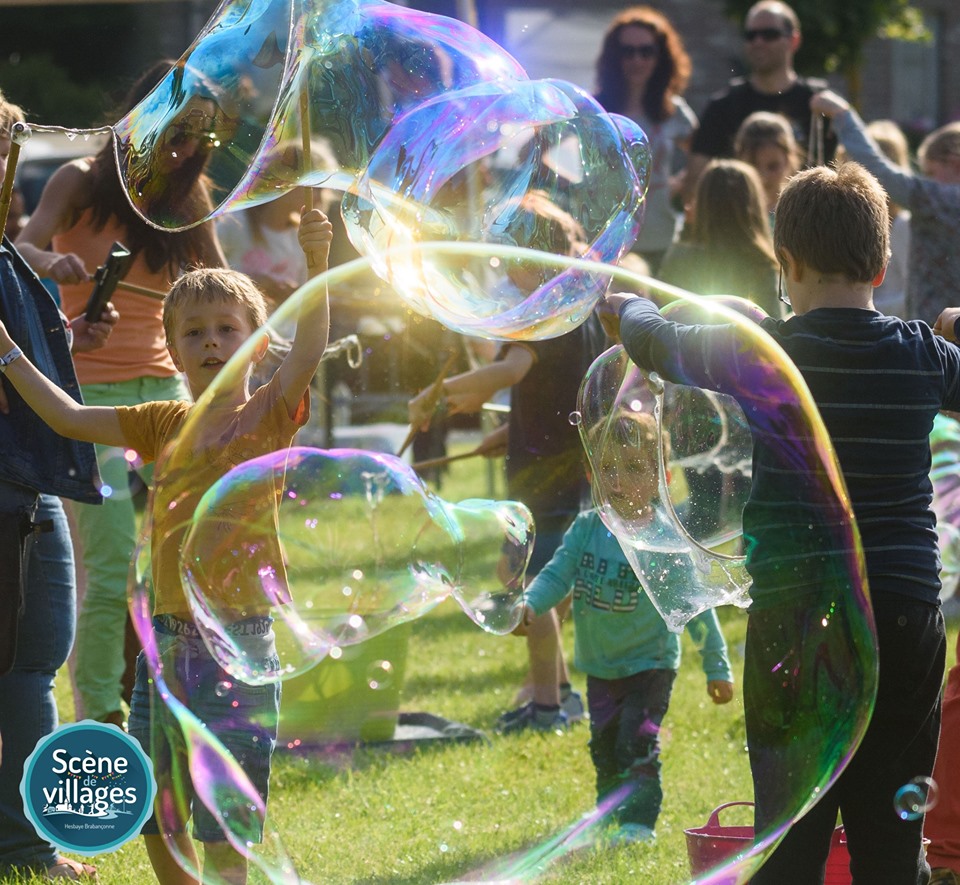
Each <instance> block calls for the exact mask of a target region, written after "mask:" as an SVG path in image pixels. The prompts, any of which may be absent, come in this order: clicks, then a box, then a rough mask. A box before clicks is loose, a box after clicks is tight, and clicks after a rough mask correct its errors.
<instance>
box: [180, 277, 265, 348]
mask: <svg viewBox="0 0 960 885" xmlns="http://www.w3.org/2000/svg"><path fill="white" fill-rule="evenodd" d="M209 302H224V303H227V304H236V305H239V306H240V307H243V308H245V309H246V311H247V316H248V317H249V319H250V327H251V329H259V328H260V327H261V326H262V325H264V323H266V321H267V302H266V299H265V298H264V296H263V292H261V291H260V289H259V288H258V287H257V284H256V283H254V282H253V280H251V279H250V277H248V276H247V275H246V274H243V273H240V271H238V270H229V269H227V268H224V267H207V268H200V269H198V270H190V271H187V272H186V273H185V274H183V275H182V276H181V277H180V278H179V279H177V281H176V282H175V283H174V284H173V286H172V287H171V288H170V291H169V292H168V293H167V295H166V297H165V298H164V299H163V331H164V334H165V335H166V336H167V343H168V344H170V343H172V342H173V338H174V332H175V330H176V325H177V317H178V316H179V314H180V312H181V311H182V310H183V308H184V307H185V306H186V305H188V304H197V303H200V304H204V303H209Z"/></svg>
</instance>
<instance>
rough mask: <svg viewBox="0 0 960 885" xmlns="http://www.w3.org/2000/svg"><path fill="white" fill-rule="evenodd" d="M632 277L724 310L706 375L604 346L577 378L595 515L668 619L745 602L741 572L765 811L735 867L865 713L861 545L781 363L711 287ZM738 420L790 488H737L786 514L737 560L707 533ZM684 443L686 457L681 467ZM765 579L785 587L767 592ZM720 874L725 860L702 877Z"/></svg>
mask: <svg viewBox="0 0 960 885" xmlns="http://www.w3.org/2000/svg"><path fill="white" fill-rule="evenodd" d="M647 284H648V285H649V286H650V287H651V288H653V289H657V288H662V289H663V290H664V292H666V293H667V294H668V295H669V296H673V297H678V296H679V297H680V298H681V299H682V302H681V303H680V304H671V305H669V307H667V308H666V309H664V315H665V316H668V317H669V316H670V315H671V314H674V315H680V316H682V320H681V321H682V322H684V323H700V324H707V323H723V324H725V325H724V327H723V330H722V332H723V334H722V336H721V337H718V338H716V339H715V340H713V341H712V342H711V350H710V352H709V354H705V363H706V364H707V365H708V366H709V369H708V372H709V374H708V375H705V376H702V377H693V376H687V375H685V374H684V369H685V367H686V365H687V364H681V363H680V362H679V361H678V362H677V363H676V373H677V376H678V377H677V378H675V379H674V380H675V381H678V382H680V383H679V384H676V383H673V384H671V383H667V382H665V381H663V380H662V379H659V378H657V377H656V376H653V375H647V374H646V373H644V372H640V371H639V370H638V369H636V367H634V366H632V364H631V363H630V362H629V360H626V359H624V357H623V355H622V353H621V352H620V351H619V349H615V350H614V351H612V352H608V353H607V354H605V355H604V356H602V357H601V358H600V359H598V360H597V362H596V363H595V364H594V366H593V367H591V371H590V373H588V376H587V378H586V379H585V381H584V385H583V388H582V390H581V403H580V414H581V421H580V432H581V437H582V439H583V442H584V446H585V448H586V449H587V453H588V457H589V458H590V462H591V468H592V471H593V479H594V497H595V501H596V503H597V505H598V507H599V508H600V511H601V514H602V515H603V517H604V520H605V522H606V523H607V525H608V527H609V528H610V529H611V530H612V531H613V532H614V533H615V534H616V535H617V537H618V540H619V541H620V543H621V546H622V547H623V549H624V551H625V553H626V554H627V556H628V557H629V558H630V560H631V562H632V564H633V565H634V568H635V569H636V570H637V572H638V576H639V577H640V580H641V583H642V584H643V586H644V588H645V590H646V591H647V592H648V594H649V595H650V596H651V598H652V599H654V600H656V604H657V605H658V607H659V608H660V610H661V611H662V612H663V614H664V617H665V618H666V619H667V620H668V622H672V623H675V624H682V623H684V622H685V621H686V620H687V619H688V618H689V617H690V616H691V615H692V614H693V613H694V612H695V611H698V610H701V609H702V608H703V607H704V606H707V605H716V604H723V603H729V602H733V603H735V604H738V605H739V604H744V603H745V602H746V601H747V599H746V597H745V596H743V595H742V594H741V593H740V591H739V590H738V588H737V586H736V585H737V583H741V586H743V585H744V584H747V583H749V580H747V574H749V576H750V578H752V581H753V584H752V586H751V588H750V600H751V601H752V607H751V616H750V624H749V627H748V633H747V650H746V657H745V661H746V663H745V677H744V679H745V684H744V692H745V696H744V705H745V710H746V716H747V735H748V741H749V744H750V753H751V762H752V766H753V768H754V771H755V772H762V774H761V775H758V776H757V778H756V784H757V787H758V789H762V790H764V791H765V796H764V802H765V804H766V806H767V808H768V809H769V815H770V816H769V818H768V820H767V824H766V826H764V827H763V829H762V830H761V831H760V832H758V833H757V834H756V839H757V841H756V844H755V847H754V849H753V850H752V851H751V852H750V853H749V854H748V855H747V856H746V857H744V858H743V859H742V860H741V861H739V862H738V864H737V869H738V870H742V872H741V873H740V875H743V874H749V873H750V872H751V871H752V870H754V869H756V867H757V866H758V865H759V863H761V862H762V860H763V857H764V856H765V854H766V853H767V852H768V851H769V850H770V849H771V848H773V847H774V846H775V844H776V842H777V840H778V838H779V836H780V835H782V833H783V832H785V831H786V829H787V828H788V827H789V826H790V824H791V823H792V822H793V821H794V820H796V819H797V818H798V817H800V816H801V815H802V814H803V813H804V812H805V811H806V810H807V809H808V808H809V807H811V806H812V805H813V804H814V803H815V802H816V801H817V798H818V796H819V795H820V794H821V793H822V792H823V791H824V790H825V789H826V788H827V787H829V786H830V784H831V783H832V782H833V781H834V779H835V778H836V777H837V775H838V773H839V772H840V771H841V770H842V769H843V767H844V766H845V765H846V763H847V762H848V761H849V758H850V755H851V754H852V752H853V750H854V749H855V747H856V746H857V744H858V743H859V740H860V738H861V737H862V735H863V733H864V731H865V729H866V725H867V723H868V721H869V717H870V713H871V710H872V703H873V698H874V696H875V692H876V679H877V662H876V637H875V632H874V627H873V619H872V612H871V609H870V605H869V599H868V595H867V587H866V579H865V568H864V564H863V556H862V551H861V549H860V544H859V534H858V532H857V529H856V524H855V521H854V519H853V514H852V510H851V507H850V503H849V500H848V499H847V494H846V490H845V486H844V484H843V481H842V477H841V474H840V471H839V468H838V465H837V462H836V458H835V455H834V453H833V450H832V446H831V444H830V441H829V437H828V436H827V433H826V430H825V428H824V426H823V423H822V421H821V419H820V416H819V413H818V412H817V410H816V408H815V406H814V404H813V402H812V400H811V398H810V395H809V392H808V391H807V389H806V387H805V385H804V384H803V382H802V379H801V378H800V376H799V373H798V372H797V371H796V369H795V368H794V366H793V365H792V363H790V361H789V360H788V358H787V357H786V356H785V355H784V354H783V353H782V351H780V349H779V348H778V347H776V345H774V344H773V342H772V341H771V340H770V339H769V338H768V337H767V336H766V335H765V334H763V332H761V331H760V330H758V329H757V327H756V326H755V325H753V324H752V323H750V322H748V321H747V320H745V319H744V317H743V316H742V315H741V314H740V313H738V312H736V311H732V310H730V309H729V307H726V306H724V305H723V304H722V303H721V302H719V301H717V300H714V299H703V298H693V297H692V296H688V295H687V294H686V293H683V292H681V291H679V290H676V289H673V288H672V287H666V286H660V285H659V284H657V283H656V282H655V281H647ZM747 312H748V313H750V312H752V311H747ZM701 385H706V386H708V387H709V388H711V389H712V391H713V393H712V394H707V393H705V392H704V391H703V390H702V389H701V387H700V386H701ZM691 388H695V389H694V390H691ZM691 396H692V397H693V399H690V397H691ZM698 400H699V404H697V403H698ZM731 400H735V401H736V405H731V404H730V401H731ZM688 403H689V404H692V408H691V409H690V411H689V413H685V407H686V405H687V404H688ZM746 427H748V428H749V430H750V432H751V433H752V436H753V444H754V445H763V446H765V447H766V448H767V449H768V453H769V454H768V464H769V465H772V466H770V467H769V468H768V469H772V470H774V471H777V472H778V474H779V475H781V476H782V477H784V480H783V481H784V482H787V483H789V484H790V487H791V489H792V494H793V496H794V497H795V498H796V502H797V503H796V507H795V508H792V510H791V512H790V513H788V514H785V513H783V512H781V511H782V508H781V511H777V510H776V509H775V502H774V503H773V504H768V503H767V502H764V501H756V500H750V501H749V503H747V505H746V507H747V509H748V510H750V508H752V514H751V520H749V521H746V523H747V525H753V526H756V525H758V523H762V522H763V521H766V522H774V521H776V522H778V523H783V522H784V520H786V521H787V523H788V524H789V525H790V526H793V528H792V529H791V530H790V531H789V532H786V531H784V532H782V533H781V537H787V536H788V537H789V538H790V541H789V546H785V547H784V548H783V549H760V548H758V546H757V538H755V537H753V536H751V535H749V534H748V535H747V536H746V537H745V538H744V544H745V552H746V555H747V556H746V560H743V558H742V556H740V551H737V550H735V549H734V550H725V551H724V550H718V549H713V548H715V545H716V542H717V541H719V542H721V543H723V542H729V540H730V538H731V529H733V528H736V526H737V523H738V521H739V520H738V519H737V514H736V512H734V513H730V511H731V509H732V510H734V511H736V510H738V509H739V508H742V507H743V506H744V497H743V494H744V492H746V491H748V489H747V487H746V486H745V484H744V483H742V482H740V480H737V478H736V477H737V475H738V474H739V475H740V476H741V477H745V476H749V472H748V471H749V466H748V464H747V463H746V460H745V458H746V456H747V454H748V451H749V450H748V449H744V447H743V446H744V444H745V443H746V439H745V438H744V436H743V431H744V429H745V428H746ZM651 428H653V430H651ZM651 434H652V439H653V442H654V444H655V445H658V448H659V452H658V457H657V459H656V460H657V462H658V467H659V479H658V483H657V486H656V488H653V487H649V488H648V489H646V491H643V490H642V489H641V490H637V488H636V487H635V486H634V487H633V488H634V497H633V498H630V496H629V495H626V496H625V495H624V494H623V490H624V489H625V488H631V486H630V484H629V482H627V481H625V480H624V478H623V477H624V476H625V475H627V474H628V473H629V469H630V468H629V464H630V461H631V459H636V458H637V457H638V455H637V452H638V451H639V450H641V449H642V448H644V447H646V449H649V447H650V442H651ZM688 438H689V439H690V440H693V441H694V442H697V443H698V444H699V445H700V446H701V451H702V452H703V453H704V454H706V455H709V457H708V458H707V459H706V461H705V463H706V464H709V465H711V466H712V467H713V468H714V469H715V470H716V473H717V476H716V479H717V480H719V486H717V485H716V484H714V483H708V482H704V481H703V480H704V478H705V477H704V476H703V475H698V474H697V472H696V469H695V467H694V465H695V464H696V461H697V457H696V455H695V453H691V451H690V450H689V446H688ZM718 443H719V445H717V444H718ZM711 448H715V450H714V451H712V452H711ZM691 454H693V460H692V463H691V464H690V467H691V468H693V469H690V468H688V467H681V464H682V462H683V461H684V459H690V458H691ZM688 463H689V462H688ZM731 466H733V467H734V470H731V469H730V468H731ZM678 473H680V474H681V475H679V476H678ZM668 474H669V477H668ZM731 480H732V481H731ZM678 481H680V485H679V487H678V485H677V484H678ZM641 491H643V494H641ZM701 496H702V498H703V500H700V498H701ZM711 510H712V511H713V512H712V513H711ZM724 511H727V512H726V513H725V512H724ZM731 515H733V516H734V519H733V520H732V521H730V520H729V517H730V516H731ZM685 519H686V520H687V522H686V523H685ZM731 579H733V580H731ZM758 587H759V590H758ZM771 587H781V588H785V589H783V590H780V591H779V593H778V594H777V595H773V596H771V592H770V588H771ZM732 875H733V873H732V871H731V870H724V872H723V874H722V875H721V874H718V876H717V878H716V879H713V878H710V879H709V881H718V882H719V881H733V879H732V878H731V877H732Z"/></svg>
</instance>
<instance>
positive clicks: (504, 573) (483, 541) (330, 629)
mask: <svg viewBox="0 0 960 885" xmlns="http://www.w3.org/2000/svg"><path fill="white" fill-rule="evenodd" d="M184 433H185V435H186V438H188V439H189V437H190V428H189V427H187V428H186V429H185V431H184ZM176 460H177V459H176V453H174V455H172V456H171V459H170V461H171V462H176ZM175 469H176V468H175V467H171V466H169V462H168V467H167V471H166V473H167V475H170V473H171V472H174V471H175ZM531 543H532V522H531V517H530V513H529V511H528V510H527V509H526V508H525V507H523V505H521V504H517V503H515V502H494V501H481V500H473V501H464V502H461V503H460V504H458V505H453V504H448V503H447V502H445V501H442V500H441V499H440V498H438V497H437V496H435V495H433V494H431V493H430V492H428V491H427V490H426V489H425V487H424V486H423V484H422V482H421V480H420V478H419V477H418V476H417V475H416V474H415V473H414V472H413V471H412V470H411V469H410V467H409V466H407V465H406V464H404V463H403V462H402V461H400V460H399V459H397V458H394V457H393V456H391V455H383V454H377V453H373V452H364V451H358V450H353V449H334V450H329V451H325V450H319V449H308V448H293V449H290V450H287V451H280V452H275V453H272V454H268V455H264V456H261V457H259V458H255V459H252V460H250V461H247V462H244V463H242V464H239V465H237V466H236V467H235V468H233V469H232V470H230V471H229V472H227V473H226V474H225V475H224V476H223V477H222V478H221V479H220V480H218V481H217V482H216V483H215V484H214V485H213V486H212V487H211V488H210V489H208V490H207V491H206V493H205V494H204V495H203V497H202V499H201V500H200V502H199V504H198V505H197V509H196V511H195V512H194V515H193V521H192V524H191V526H190V527H189V529H188V531H187V533H186V537H185V538H184V541H183V544H182V547H181V563H182V565H181V570H182V575H183V583H184V587H185V588H186V590H187V593H188V600H189V603H190V608H191V611H192V613H193V616H194V619H195V620H196V622H197V624H198V625H199V627H200V631H201V633H202V635H203V638H204V640H205V642H206V644H207V646H208V648H210V649H211V650H212V651H213V653H214V655H215V657H216V658H217V660H218V662H219V663H220V665H221V666H222V667H223V668H224V669H225V670H227V671H228V672H230V673H231V674H232V675H233V676H234V677H235V678H237V679H239V680H243V681H244V682H247V683H259V682H270V681H276V680H278V679H281V678H284V677H287V676H292V675H294V674H296V673H299V672H302V671H304V670H305V669H308V668H309V667H311V666H313V665H315V664H316V663H317V661H319V660H321V659H322V658H323V657H325V656H326V655H327V654H328V653H329V652H330V650H331V649H333V648H339V647H342V646H344V645H353V644H356V643H359V642H363V641H365V640H367V639H370V638H371V637H373V636H376V635H378V634H379V633H382V632H383V631H385V630H388V629H390V628H391V627H395V626H397V625H399V624H402V623H404V622H406V621H410V620H413V619H415V618H418V617H421V616H422V615H424V614H425V613H427V612H428V611H430V610H431V609H433V608H435V607H436V606H437V605H439V604H440V603H441V602H443V600H445V599H447V598H448V597H450V596H453V597H454V598H456V599H457V600H458V602H460V604H461V605H462V607H463V608H464V609H465V611H466V612H467V614H468V615H469V616H470V617H471V619H472V620H473V621H474V622H475V623H477V624H478V625H480V626H481V627H483V628H485V629H488V630H491V631H493V632H498V633H508V632H509V631H510V630H512V629H513V627H515V626H516V623H517V613H516V610H515V604H516V602H517V600H518V598H519V593H520V588H521V586H522V578H523V572H524V569H525V568H526V562H527V559H528V558H529V550H530V545H531ZM464 594H469V599H467V598H466V597H465V596H464ZM254 613H259V614H264V613H268V614H269V616H270V617H271V618H272V619H273V621H274V625H275V632H276V633H277V641H276V642H277V650H278V659H277V662H276V668H275V669H274V668H272V667H269V666H268V667H267V668H266V669H258V668H257V665H256V662H258V661H262V660H264V658H263V656H262V655H257V654H253V653H251V651H250V649H249V648H248V645H249V642H248V641H247V638H246V637H245V636H244V635H242V634H238V633H237V632H236V630H235V629H233V627H232V625H233V624H234V622H235V621H237V619H238V617H240V616H241V615H242V616H249V615H251V614H254ZM258 641H259V640H258V637H254V642H255V643H256V642H258Z"/></svg>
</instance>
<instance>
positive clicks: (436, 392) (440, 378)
mask: <svg viewBox="0 0 960 885" xmlns="http://www.w3.org/2000/svg"><path fill="white" fill-rule="evenodd" d="M456 356H457V354H456V352H455V351H450V354H449V355H448V356H447V361H446V362H445V363H444V364H443V368H442V369H441V370H440V374H439V375H437V378H436V380H435V381H434V382H433V384H431V385H430V393H429V394H427V401H426V407H427V410H428V411H429V412H430V413H431V414H433V412H434V411H435V410H436V408H437V404H438V403H439V402H440V396H441V394H442V393H443V382H444V381H446V380H447V372H449V371H450V369H451V368H452V367H453V361H454V359H456ZM419 431H420V428H419V427H414V426H413V425H412V424H411V425H410V430H409V431H408V432H407V436H406V439H404V441H403V445H402V446H400V448H399V449H398V450H397V457H398V458H399V457H400V456H401V455H402V454H403V453H404V452H405V451H406V450H407V449H408V448H409V447H410V443H412V442H413V438H414V437H415V436H416V435H417V433H418V432H419Z"/></svg>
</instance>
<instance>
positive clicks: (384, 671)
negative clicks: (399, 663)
mask: <svg viewBox="0 0 960 885" xmlns="http://www.w3.org/2000/svg"><path fill="white" fill-rule="evenodd" d="M393 675H394V674H393V664H391V663H390V661H374V662H373V663H372V664H371V665H370V667H369V668H368V670H367V685H369V686H370V688H372V689H373V690H374V691H379V690H381V689H384V688H389V687H390V686H391V685H392V684H393Z"/></svg>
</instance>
